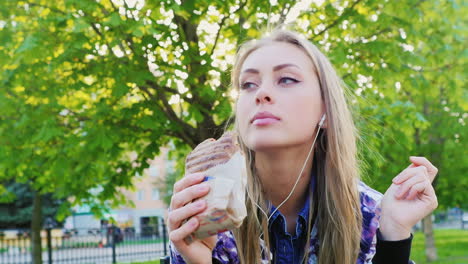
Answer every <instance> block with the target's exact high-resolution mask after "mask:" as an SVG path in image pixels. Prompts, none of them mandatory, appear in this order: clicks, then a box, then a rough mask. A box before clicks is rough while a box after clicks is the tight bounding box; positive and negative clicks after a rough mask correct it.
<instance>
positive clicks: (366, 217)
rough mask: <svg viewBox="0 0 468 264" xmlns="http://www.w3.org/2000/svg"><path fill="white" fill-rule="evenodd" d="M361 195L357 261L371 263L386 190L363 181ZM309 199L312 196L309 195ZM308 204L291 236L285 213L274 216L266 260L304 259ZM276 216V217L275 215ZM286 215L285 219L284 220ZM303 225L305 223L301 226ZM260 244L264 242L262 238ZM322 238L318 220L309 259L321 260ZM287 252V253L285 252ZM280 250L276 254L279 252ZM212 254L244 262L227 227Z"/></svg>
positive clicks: (174, 258)
mask: <svg viewBox="0 0 468 264" xmlns="http://www.w3.org/2000/svg"><path fill="white" fill-rule="evenodd" d="M358 189H359V196H360V202H361V212H362V217H363V221H362V235H361V244H360V252H359V255H358V259H357V261H356V263H357V264H371V263H372V258H373V256H374V255H375V248H376V242H377V236H376V235H377V228H378V225H379V218H380V206H379V203H380V200H381V199H382V194H381V193H379V192H377V191H375V190H373V189H371V188H370V187H368V186H367V185H365V184H364V183H363V182H359V184H358ZM307 200H309V199H307ZM308 206H310V204H308V203H307V202H306V204H305V205H304V207H303V209H302V210H301V211H300V213H299V217H298V219H297V222H296V223H297V224H299V225H298V226H297V227H296V234H295V236H291V235H289V236H288V234H287V232H286V231H285V230H286V226H285V221H284V222H282V221H283V220H284V217H282V216H280V214H279V212H278V211H277V212H275V214H277V215H276V216H273V217H272V222H270V223H271V228H270V236H272V237H274V238H273V239H274V241H273V242H274V243H272V244H271V247H272V249H271V250H272V252H271V254H262V256H263V259H262V263H269V261H271V260H273V261H275V262H276V263H300V260H301V257H302V254H303V253H302V252H303V249H304V246H305V241H304V238H305V237H306V236H305V235H306V234H305V230H306V225H305V223H307V221H306V220H307V219H308V216H307V213H308ZM273 218H274V219H273ZM280 219H283V220H280ZM301 225H302V226H301ZM260 244H261V245H264V242H263V241H262V240H261V239H260ZM319 244H320V243H319V241H318V232H317V224H316V221H315V223H314V225H313V228H312V231H311V235H310V247H309V251H308V253H309V256H310V257H309V259H308V260H307V263H311V264H313V263H317V255H318V251H319ZM169 247H170V251H171V263H175V264H179V263H185V262H184V260H183V258H182V256H181V255H180V254H179V252H177V250H176V249H175V247H174V246H172V245H171V244H169ZM283 252H284V253H283ZM275 254H276V255H275ZM212 257H213V258H214V259H216V260H218V262H219V263H222V264H228V263H236V264H237V263H240V262H239V257H238V253H237V247H236V241H235V238H234V235H233V234H232V232H231V231H226V232H222V233H219V234H218V240H217V243H216V245H215V248H214V249H213V254H212Z"/></svg>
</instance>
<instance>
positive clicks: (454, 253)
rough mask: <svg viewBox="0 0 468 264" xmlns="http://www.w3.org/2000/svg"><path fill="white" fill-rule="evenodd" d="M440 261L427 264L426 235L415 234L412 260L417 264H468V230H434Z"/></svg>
mask: <svg viewBox="0 0 468 264" xmlns="http://www.w3.org/2000/svg"><path fill="white" fill-rule="evenodd" d="M434 235H435V243H436V248H437V256H438V258H439V259H438V260H437V261H434V262H427V261H426V255H425V248H424V234H423V233H421V232H418V233H416V234H414V239H413V245H412V249H411V259H412V260H413V261H415V262H416V263H417V264H429V263H430V264H466V263H468V230H460V229H438V230H434Z"/></svg>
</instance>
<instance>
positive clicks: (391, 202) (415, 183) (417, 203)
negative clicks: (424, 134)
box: [380, 157, 438, 240]
mask: <svg viewBox="0 0 468 264" xmlns="http://www.w3.org/2000/svg"><path fill="white" fill-rule="evenodd" d="M410 161H411V165H409V166H408V167H407V168H406V169H405V170H403V171H402V172H401V173H400V174H398V175H397V176H396V177H395V178H394V179H393V183H392V185H390V187H389V188H388V189H387V191H386V192H385V195H384V197H383V199H382V202H381V208H382V214H381V217H380V231H381V233H382V235H383V237H384V239H386V240H401V239H405V238H408V237H409V236H410V233H411V228H412V227H413V226H414V225H415V224H416V223H417V222H418V221H420V220H421V219H423V218H424V217H425V216H427V215H428V214H430V213H431V212H432V211H433V210H434V209H435V208H437V205H438V203H437V196H436V194H435V192H434V188H433V187H432V181H433V180H434V178H435V176H436V175H437V172H438V169H437V168H436V167H435V166H434V165H432V163H431V162H429V160H427V159H426V158H424V157H410Z"/></svg>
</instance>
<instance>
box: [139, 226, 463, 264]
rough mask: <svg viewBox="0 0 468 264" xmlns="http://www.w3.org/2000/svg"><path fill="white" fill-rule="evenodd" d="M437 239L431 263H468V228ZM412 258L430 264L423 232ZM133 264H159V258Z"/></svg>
mask: <svg viewBox="0 0 468 264" xmlns="http://www.w3.org/2000/svg"><path fill="white" fill-rule="evenodd" d="M435 239H436V247H437V254H438V256H439V260H437V261H435V262H430V264H467V263H468V230H460V229H454V230H452V229H448V230H435ZM411 259H412V260H413V261H415V262H416V263H417V264H429V262H427V261H426V257H425V253H424V234H423V233H421V232H418V233H415V234H414V239H413V247H412V249H411ZM132 264H159V260H158V261H149V262H138V263H137V262H135V263H132Z"/></svg>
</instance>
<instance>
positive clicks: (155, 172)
mask: <svg viewBox="0 0 468 264" xmlns="http://www.w3.org/2000/svg"><path fill="white" fill-rule="evenodd" d="M148 175H149V176H150V177H158V175H159V167H158V166H157V165H151V167H149V169H148Z"/></svg>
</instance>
